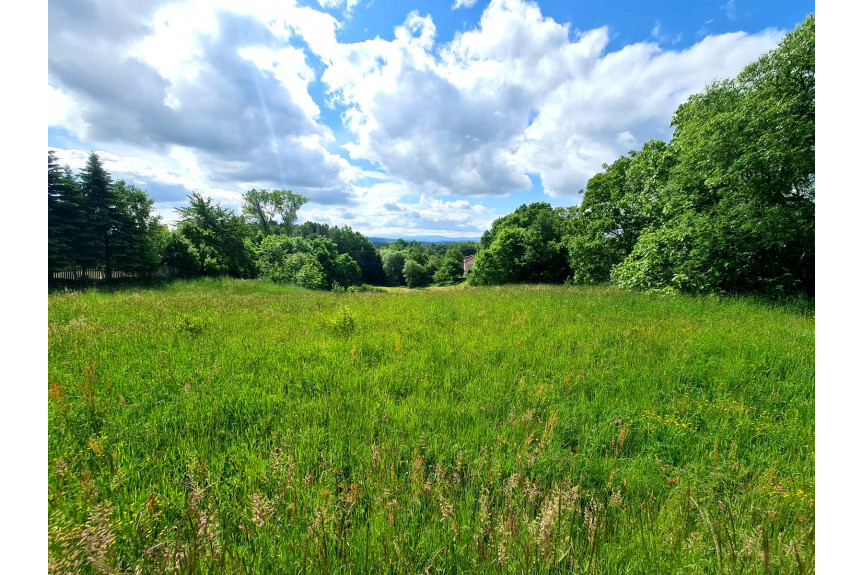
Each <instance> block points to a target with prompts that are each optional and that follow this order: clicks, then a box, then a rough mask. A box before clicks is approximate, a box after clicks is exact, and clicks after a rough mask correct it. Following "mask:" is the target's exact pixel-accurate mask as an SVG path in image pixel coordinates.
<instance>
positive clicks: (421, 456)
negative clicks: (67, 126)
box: [48, 280, 814, 573]
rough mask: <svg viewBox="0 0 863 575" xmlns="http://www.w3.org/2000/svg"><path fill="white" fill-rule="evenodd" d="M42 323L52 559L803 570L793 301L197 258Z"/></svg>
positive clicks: (805, 506)
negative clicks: (151, 282)
mask: <svg viewBox="0 0 863 575" xmlns="http://www.w3.org/2000/svg"><path fill="white" fill-rule="evenodd" d="M48 330H49V374H48V380H49V396H50V399H49V407H48V409H49V494H48V496H49V505H50V513H51V514H50V518H49V523H50V545H49V547H50V553H51V561H52V563H53V564H54V565H55V566H56V567H57V568H58V569H60V568H66V569H68V570H70V571H72V572H76V571H82V570H83V571H87V570H90V571H92V572H98V571H99V570H100V569H103V567H104V569H105V570H107V569H109V568H110V569H113V570H134V569H135V568H136V567H139V568H140V569H141V570H142V571H143V572H152V573H161V572H165V571H172V570H173V571H177V572H221V571H230V572H235V571H240V572H246V571H253V572H297V571H308V572H328V571H336V570H337V568H338V569H341V570H342V571H343V572H356V573H360V572H380V571H388V572H398V573H421V572H424V571H426V570H427V571H428V572H430V573H431V572H453V573H455V572H459V571H460V572H497V571H503V572H543V573H545V572H548V571H549V570H551V571H552V572H556V570H557V569H559V570H560V571H561V572H571V571H572V570H576V571H591V572H598V573H602V572H691V573H703V572H708V573H709V572H713V573H717V572H723V573H741V572H754V571H756V570H757V571H758V572H764V569H765V568H767V571H768V572H783V573H784V572H794V573H798V572H800V571H803V572H812V571H813V570H814V561H813V558H814V501H813V497H814V320H813V317H812V314H811V312H810V313H807V312H806V311H805V310H803V311H799V310H797V309H795V308H792V307H791V306H787V307H783V306H778V305H767V304H763V303H758V302H755V301H752V300H747V299H726V300H722V299H719V298H701V299H695V298H689V297H677V296H660V295H646V294H639V293H632V292H625V291H619V290H612V289H605V288H567V287H562V286H557V287H546V286H541V287H540V286H524V287H503V288H482V289H478V288H456V289H445V290H436V289H427V290H418V291H410V290H394V291H390V292H386V293H383V292H369V293H359V294H331V293H322V292H309V291H303V290H299V289H292V288H284V287H279V286H276V285H274V284H272V283H267V282H260V281H234V280H221V281H220V280H202V281H195V282H177V283H175V284H169V285H166V286H162V287H160V288H159V289H149V290H148V289H143V288H141V289H137V290H136V289H123V290H116V291H115V292H113V293H100V292H98V291H87V292H83V293H56V294H53V295H51V296H50V298H49V326H48ZM106 572H107V571H106Z"/></svg>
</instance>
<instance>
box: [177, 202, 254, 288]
mask: <svg viewBox="0 0 863 575" xmlns="http://www.w3.org/2000/svg"><path fill="white" fill-rule="evenodd" d="M177 213H178V214H179V215H180V223H179V224H178V226H177V232H178V233H179V234H180V235H182V236H183V237H184V238H186V240H188V242H189V243H190V244H191V245H192V247H193V248H194V249H195V252H196V253H197V256H198V273H199V274H200V275H225V274H227V275H231V276H234V277H253V276H254V275H255V265H254V261H253V257H252V250H251V246H250V245H249V244H247V242H246V240H247V236H246V228H245V224H244V223H243V220H242V218H240V217H239V216H236V215H234V214H233V213H232V212H229V211H228V210H226V209H224V208H223V207H222V206H221V205H219V204H218V203H215V204H214V203H213V200H212V198H205V197H203V196H202V195H201V194H198V193H194V194H192V195H191V196H189V205H188V206H186V207H182V208H177Z"/></svg>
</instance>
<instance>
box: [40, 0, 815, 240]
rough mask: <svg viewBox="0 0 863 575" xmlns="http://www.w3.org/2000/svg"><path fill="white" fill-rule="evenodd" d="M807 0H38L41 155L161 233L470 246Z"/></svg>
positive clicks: (806, 6)
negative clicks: (118, 183)
mask: <svg viewBox="0 0 863 575" xmlns="http://www.w3.org/2000/svg"><path fill="white" fill-rule="evenodd" d="M812 12H814V2H811V1H809V2H797V1H785V2H755V1H746V0H732V1H730V2H726V3H722V2H715V3H714V2H647V1H641V2H636V1H621V2H574V1H570V2H552V1H540V2H538V3H537V2H527V1H524V0H493V1H491V2H489V1H487V0H486V1H482V0H477V1H475V2H471V1H470V0H455V1H448V2H432V1H417V2H404V1H400V2H397V1H392V0H310V1H309V0H307V1H294V0H280V1H272V0H269V1H259V0H242V1H237V0H218V1H213V0H192V1H186V2H183V1H163V0H146V1H141V2H136V3H134V7H129V6H119V3H116V2H107V1H104V0H86V1H83V2H82V1H80V0H79V1H75V2H72V1H61V0H51V1H50V2H49V45H48V84H49V86H48V102H49V107H48V108H49V110H48V112H49V113H48V115H49V120H48V145H49V148H51V149H54V150H55V151H56V152H57V154H58V156H59V157H60V159H61V161H63V162H65V163H67V164H69V165H70V166H71V167H72V168H73V169H77V168H79V167H80V166H81V165H83V162H84V160H85V159H86V155H87V153H89V152H90V151H91V150H93V151H97V152H98V153H99V154H100V156H102V158H103V160H104V162H105V165H106V168H107V169H108V170H109V171H111V173H112V174H114V176H115V177H117V178H123V179H125V180H126V181H128V182H134V183H136V184H137V185H139V186H140V187H141V188H143V189H145V190H146V191H147V192H148V193H149V195H150V196H151V197H152V198H154V200H155V201H156V207H157V209H158V210H159V213H160V214H162V216H163V217H164V219H165V220H166V221H171V220H172V219H174V218H175V215H174V212H173V209H174V208H175V207H177V206H179V205H182V204H183V203H184V202H185V197H186V196H187V195H188V194H190V193H192V192H200V193H203V194H205V195H209V196H212V197H214V198H216V199H217V200H218V201H220V202H221V203H222V204H224V205H226V206H229V207H232V208H238V207H239V205H240V204H241V194H242V192H244V191H246V190H248V189H251V188H253V187H256V188H262V187H265V188H273V187H280V188H282V187H283V188H289V189H292V190H294V191H296V192H300V193H303V194H304V195H306V196H308V197H309V198H311V201H310V202H309V204H307V205H306V206H305V207H304V208H303V209H302V211H301V212H300V219H301V220H306V219H311V220H314V221H321V222H327V223H330V224H336V225H350V226H352V227H353V228H354V229H357V230H359V231H361V232H363V233H366V234H368V235H374V236H386V237H399V236H403V237H410V236H417V235H430V234H434V235H449V236H460V237H476V236H479V235H480V234H481V233H482V231H483V230H484V229H486V228H487V227H488V226H489V225H490V223H491V222H492V221H493V220H494V219H495V218H497V217H500V216H503V215H506V214H507V213H509V212H511V211H512V210H514V209H515V208H516V207H518V205H520V204H522V203H530V202H533V201H548V202H550V203H552V205H556V206H568V205H573V204H577V203H578V202H579V201H580V194H579V191H580V190H581V189H582V188H583V187H584V185H585V183H586V181H587V180H588V179H589V178H590V177H591V176H592V175H593V174H595V173H596V172H597V171H599V170H601V166H602V164H603V163H605V162H611V161H613V160H614V159H616V158H617V157H618V156H620V155H621V154H624V153H626V152H627V151H629V150H630V149H636V148H638V147H640V146H641V145H642V144H643V143H644V142H645V141H647V140H648V139H651V138H663V139H667V138H668V137H669V135H670V129H669V126H668V124H669V121H670V119H671V114H672V113H673V112H674V110H675V109H676V107H677V106H678V105H679V104H680V103H682V102H683V101H685V100H686V98H687V97H688V95H690V94H692V93H695V92H698V91H700V90H702V89H703V87H704V86H705V85H706V84H707V83H709V82H710V81H712V80H714V79H718V78H723V77H729V76H733V75H735V74H736V73H737V72H738V71H739V70H740V69H741V68H742V67H743V66H744V65H745V64H746V63H748V62H750V61H752V60H754V59H755V58H757V57H758V56H759V55H760V54H762V53H763V52H765V51H767V50H769V49H771V48H773V47H775V45H776V44H777V42H778V41H779V40H780V39H781V37H782V35H783V34H784V33H786V32H787V31H789V30H791V29H792V28H793V27H794V26H795V25H796V24H797V23H799V22H800V21H802V20H803V18H804V17H805V16H806V15H807V14H809V13H812Z"/></svg>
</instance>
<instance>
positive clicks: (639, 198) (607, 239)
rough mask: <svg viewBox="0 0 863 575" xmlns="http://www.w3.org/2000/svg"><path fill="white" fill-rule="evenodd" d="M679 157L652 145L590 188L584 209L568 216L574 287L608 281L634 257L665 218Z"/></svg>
mask: <svg viewBox="0 0 863 575" xmlns="http://www.w3.org/2000/svg"><path fill="white" fill-rule="evenodd" d="M674 164H675V157H674V154H673V152H672V151H670V150H669V149H668V146H667V145H666V144H665V143H664V142H662V141H659V140H650V141H649V142H647V143H646V144H645V145H644V146H643V147H642V149H641V150H640V151H638V152H634V151H633V152H630V154H629V155H628V156H622V157H621V158H619V159H618V160H617V161H615V162H614V163H613V164H611V165H610V166H609V165H603V169H604V171H603V172H600V173H599V174H597V175H595V176H594V177H592V178H591V179H590V180H589V181H588V182H587V188H586V190H585V192H584V198H583V200H582V202H581V205H580V206H579V207H577V208H572V209H570V210H569V211H568V214H567V216H568V218H567V228H568V231H567V239H566V246H567V250H568V253H569V265H570V268H571V269H572V277H571V279H572V281H573V282H574V283H577V284H590V283H604V282H607V281H609V277H610V275H611V270H612V268H613V267H614V266H616V265H618V264H619V263H621V262H622V261H623V260H624V259H625V258H626V257H627V256H628V255H629V254H630V253H631V252H632V248H633V247H634V246H635V244H636V242H637V241H638V238H639V237H640V236H641V234H642V233H643V232H644V231H645V230H648V229H651V228H652V227H654V226H656V225H659V224H660V223H661V222H662V221H663V218H664V212H663V205H664V202H665V197H664V195H665V189H666V184H667V181H668V178H669V173H670V170H671V168H672V167H673V166H674Z"/></svg>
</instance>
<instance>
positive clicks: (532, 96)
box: [299, 0, 781, 196]
mask: <svg viewBox="0 0 863 575" xmlns="http://www.w3.org/2000/svg"><path fill="white" fill-rule="evenodd" d="M658 31H659V30H658V28H657V30H656V32H657V33H658ZM299 33H300V34H304V32H303V31H302V30H300V32H299ZM332 34H333V35H334V29H332ZM394 36H395V37H394V38H393V39H392V40H390V41H384V40H381V39H379V38H377V39H374V40H369V41H366V42H359V43H354V44H340V43H338V42H336V41H335V38H334V36H333V37H332V39H331V40H330V41H321V40H320V39H317V40H316V42H314V41H313V40H312V39H309V45H310V46H311V48H312V49H313V50H314V51H315V52H316V53H317V54H318V56H319V57H320V58H321V59H322V61H323V62H324V63H325V64H326V66H327V69H326V71H325V72H324V74H323V76H322V80H323V82H324V83H325V84H326V85H327V88H328V90H329V93H330V94H331V95H332V96H333V98H334V100H335V101H336V102H338V103H339V104H340V105H342V106H344V107H345V108H346V111H345V113H344V114H343V121H344V124H345V125H346V126H347V127H348V128H349V129H350V130H351V132H352V133H353V134H354V135H355V139H354V141H353V142H350V143H349V144H348V145H347V146H346V148H347V149H348V151H349V152H350V155H351V157H352V158H353V159H365V160H369V161H372V162H375V163H377V164H378V165H380V166H381V167H383V169H385V170H386V171H387V173H388V174H390V175H392V176H395V177H398V178H400V179H402V180H403V181H404V182H405V183H406V184H408V186H409V188H410V189H411V190H412V191H413V192H415V193H428V194H450V195H463V196H502V195H506V194H509V193H512V192H515V191H517V190H523V189H526V188H529V187H530V185H531V184H530V180H529V178H528V176H527V174H538V175H539V176H540V178H541V181H542V185H543V187H544V189H545V191H546V192H547V193H548V194H550V195H552V196H561V195H574V194H576V193H577V192H578V191H579V190H580V189H581V188H583V186H584V185H585V183H586V181H587V179H589V178H590V177H591V176H592V175H593V174H595V173H596V172H597V171H599V170H600V169H601V166H602V164H603V163H606V162H611V161H613V160H614V159H615V158H616V157H618V156H619V155H621V154H624V153H626V152H627V151H629V150H630V149H631V148H632V147H633V146H634V145H635V144H636V143H637V142H643V141H646V140H647V139H650V138H652V137H659V138H667V137H668V135H669V134H670V130H669V128H668V124H669V120H670V118H671V115H672V113H673V112H674V110H675V109H676V107H677V106H678V105H680V104H681V103H682V102H684V101H685V100H686V98H687V97H688V96H689V95H690V94H692V93H695V92H698V91H700V90H702V89H703V87H704V86H705V85H706V84H708V83H709V82H711V81H712V80H714V79H717V78H721V77H726V76H732V75H734V74H736V73H737V72H738V71H739V70H740V69H741V68H742V67H743V66H744V65H745V64H746V63H748V62H749V61H751V60H753V59H755V58H756V57H757V56H758V55H760V54H761V53H763V52H764V51H766V50H768V49H770V48H772V47H774V46H775V45H776V43H777V42H778V41H779V39H780V38H781V34H780V33H779V32H778V31H776V30H767V31H765V32H763V33H760V34H754V35H748V34H745V33H734V34H724V35H721V36H708V37H706V38H704V39H703V40H702V41H701V42H699V43H698V44H696V45H694V46H691V47H689V48H687V49H685V50H677V51H673V50H669V51H667V50H663V49H662V48H660V46H659V45H658V44H657V43H653V42H645V43H638V44H632V45H629V46H626V47H624V48H622V49H620V50H617V51H614V52H609V51H607V46H608V42H609V37H608V30H607V29H606V28H598V29H594V30H588V31H583V32H581V31H573V30H571V29H570V26H569V24H561V23H558V22H556V21H554V20H553V19H551V18H548V17H545V16H543V15H542V13H541V10H540V8H539V6H538V5H537V4H535V3H533V2H526V1H522V0H492V2H490V4H489V5H488V7H487V8H486V10H485V11H484V12H483V14H482V17H481V20H480V22H479V25H478V26H477V27H476V28H475V29H472V30H469V31H467V32H464V33H461V34H457V35H456V37H455V38H453V39H452V40H451V41H448V42H444V43H439V42H437V40H438V38H437V32H436V28H435V25H434V23H433V22H432V19H431V18H430V17H429V16H423V15H421V14H419V13H418V12H416V11H414V12H411V13H410V14H409V15H408V16H407V18H406V19H405V22H404V24H403V25H402V26H399V27H397V28H396V30H395V34H394Z"/></svg>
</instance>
